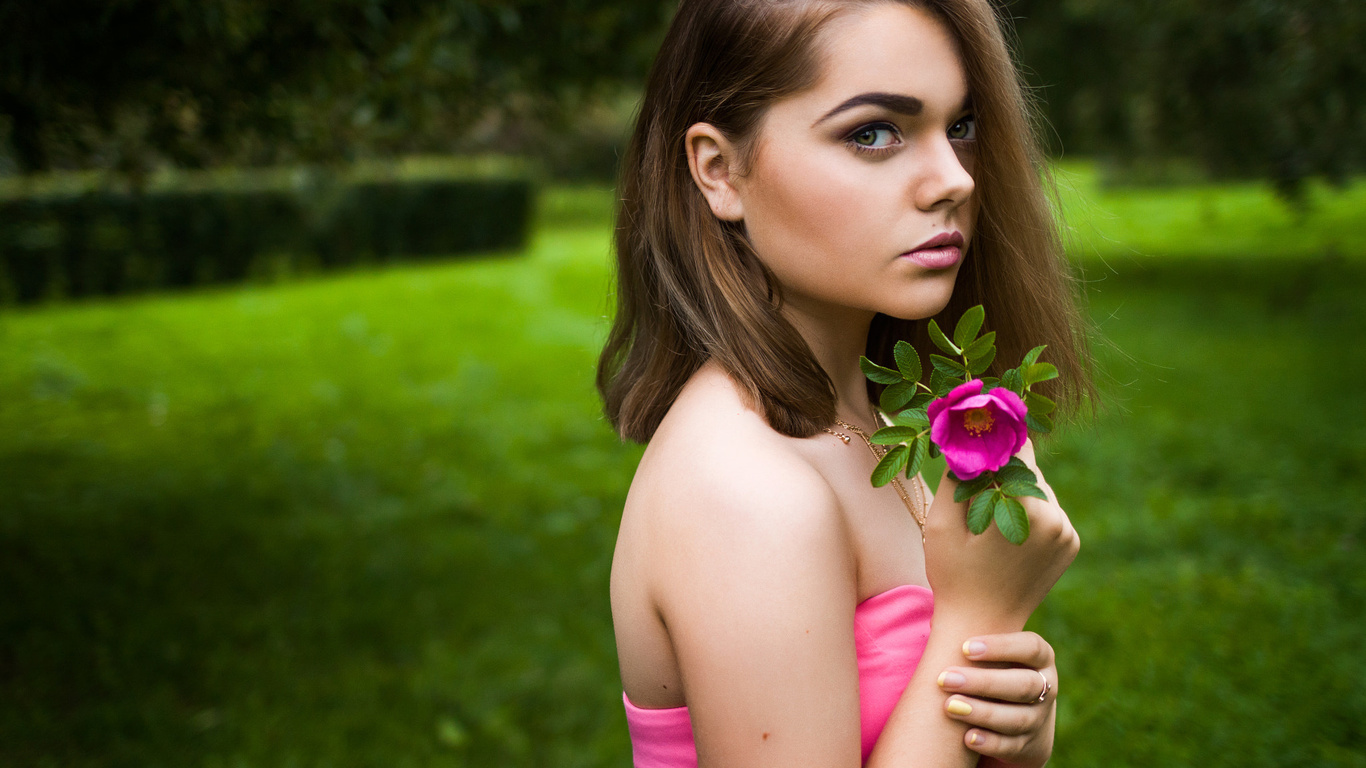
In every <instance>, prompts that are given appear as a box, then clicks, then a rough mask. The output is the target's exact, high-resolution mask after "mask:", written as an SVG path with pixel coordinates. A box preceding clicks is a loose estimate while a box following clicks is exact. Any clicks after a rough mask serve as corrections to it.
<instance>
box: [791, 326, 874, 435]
mask: <svg viewBox="0 0 1366 768" xmlns="http://www.w3.org/2000/svg"><path fill="white" fill-rule="evenodd" d="M784 314H785V315H786V316H787V319H788V321H789V322H791V323H792V325H793V327H795V328H796V329H797V332H798V333H800V334H801V335H802V338H804V339H806V343H807V346H809V347H810V348H811V352H812V354H814V355H815V356H816V362H818V363H819V364H820V366H821V368H823V369H824V370H825V373H826V375H827V376H829V377H830V381H831V383H832V384H834V387H835V417H836V418H838V419H840V420H842V421H847V422H849V423H850V424H853V425H855V426H858V427H860V428H862V429H865V430H869V431H870V433H871V431H873V430H876V429H877V428H878V426H879V425H878V424H877V423H876V422H874V420H873V414H872V412H871V410H870V409H869V407H868V379H867V378H866V377H865V376H864V375H863V371H862V370H861V369H860V368H859V363H858V361H859V357H860V356H861V355H863V354H864V352H865V350H866V349H867V347H868V329H869V327H870V326H871V325H872V322H873V317H874V313H871V312H865V311H854V310H844V311H842V312H836V313H828V312H827V313H814V312H809V311H801V310H800V309H798V308H794V307H790V306H785V307H784Z"/></svg>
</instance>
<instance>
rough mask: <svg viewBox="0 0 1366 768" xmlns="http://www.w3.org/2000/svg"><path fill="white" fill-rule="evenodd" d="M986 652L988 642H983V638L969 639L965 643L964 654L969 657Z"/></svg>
mask: <svg viewBox="0 0 1366 768" xmlns="http://www.w3.org/2000/svg"><path fill="white" fill-rule="evenodd" d="M986 652H987V644H986V643H984V642H982V641H981V640H969V641H967V642H966V643H963V655H964V656H967V657H968V658H972V657H973V656H981V655H982V654H984V653H986Z"/></svg>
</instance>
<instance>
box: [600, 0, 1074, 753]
mask: <svg viewBox="0 0 1366 768" xmlns="http://www.w3.org/2000/svg"><path fill="white" fill-rule="evenodd" d="M1041 167H1042V163H1041V159H1040V155H1039V153H1038V150H1037V146H1036V143H1035V142H1034V140H1033V139H1032V134H1031V131H1030V124H1029V121H1028V119H1027V110H1026V102H1025V100H1024V97H1023V95H1022V91H1021V88H1020V86H1019V84H1018V77H1017V75H1016V72H1015V70H1014V68H1013V65H1012V64H1011V61H1010V57H1009V55H1008V52H1007V49H1006V46H1005V42H1004V39H1003V36H1002V33H1001V31H1000V29H999V27H998V25H997V21H996V19H995V17H994V15H993V13H992V10H991V8H990V6H989V4H988V1H987V0H906V1H904V2H902V1H897V0H869V1H866V2H863V1H857V0H844V1H841V2H834V1H822V0H682V2H681V3H680V6H679V9H678V11H677V15H676V17H675V18H674V20H673V23H672V26H671V27H670V30H669V32H668V34H667V36H666V39H665V41H664V43H663V46H662V49H661V51H660V53H659V56H658V58H657V60H656V62H655V66H654V69H653V71H652V73H651V75H650V78H649V82H648V84H647V88H646V95H645V101H644V104H643V106H642V109H641V113H640V117H639V120H638V123H637V126H636V130H635V133H634V136H633V138H632V142H631V145H630V149H629V152H628V154H627V156H626V158H625V159H624V169H623V175H622V181H621V186H620V194H621V204H620V210H619V215H618V222H617V241H616V250H617V258H618V271H617V280H618V284H619V285H618V292H617V301H618V309H617V314H616V319H615V325H614V327H613V329H612V333H611V337H610V339H609V340H608V343H607V346H606V349H605V350H604V352H603V356H602V360H601V364H600V368H599V379H598V383H599V387H600V389H601V391H602V394H603V398H604V400H605V403H606V410H607V414H608V417H609V418H610V419H611V422H612V424H613V425H614V426H615V427H616V428H617V429H618V430H619V431H620V432H621V434H622V435H623V436H625V437H627V438H629V439H632V440H637V441H642V442H648V443H649V445H648V448H647V449H646V451H645V454H644V457H643V458H642V459H641V463H640V466H639V468H638V470H637V472H636V476H635V480H634V482H633V483H632V485H631V490H630V494H629V496H628V498H627V501H626V508H625V511H624V513H623V517H622V523H621V530H620V534H619V537H618V540H617V548H616V553H615V556H614V560H613V567H612V595H611V598H612V615H613V620H614V624H615V629H616V637H617V646H618V653H619V655H620V662H621V675H622V682H623V688H624V696H625V705H626V709H627V715H628V721H629V723H630V726H631V736H632V742H633V749H634V752H635V760H636V765H637V766H640V767H642V768H663V767H665V766H669V767H673V766H685V765H689V766H691V765H702V766H725V767H729V766H783V767H784V768H791V767H792V766H820V767H821V768H837V767H841V766H851V767H852V766H857V765H859V764H860V762H861V761H862V762H865V763H866V764H867V765H870V766H936V767H939V768H942V767H946V766H968V765H973V764H975V763H976V761H977V760H978V758H979V756H986V759H985V760H984V762H993V761H1002V762H1007V763H1012V764H1021V765H1027V766H1039V765H1042V764H1043V763H1044V762H1045V761H1046V760H1047V759H1048V757H1049V755H1050V753H1051V750H1052V740H1053V726H1054V712H1055V706H1054V701H1055V696H1056V692H1057V687H1058V684H1057V671H1056V669H1055V668H1054V665H1053V650H1052V648H1051V647H1050V646H1049V645H1048V644H1047V643H1046V642H1044V641H1043V640H1042V639H1041V638H1040V637H1038V636H1037V635H1035V634H1032V633H1026V632H1023V631H1021V630H1022V628H1023V626H1024V623H1025V621H1026V620H1027V619H1028V618H1029V616H1030V614H1031V613H1032V612H1033V611H1034V609H1035V608H1036V607H1037V606H1038V605H1039V603H1040V602H1041V601H1042V600H1043V598H1044V596H1045V595H1046V594H1047V592H1048V591H1049V589H1050V588H1051V587H1052V586H1053V584H1054V583H1055V582H1056V581H1057V579H1058V578H1059V577H1060V576H1061V574H1062V573H1063V571H1064V570H1065V569H1066V568H1067V566H1068V565H1069V564H1070V563H1071V561H1072V558H1073V557H1074V556H1075V554H1076V552H1077V548H1078V539H1077V535H1076V532H1075V531H1074V530H1073V529H1072V527H1071V525H1070V524H1069V522H1068V520H1067V517H1066V515H1065V514H1064V513H1063V511H1062V510H1061V509H1060V508H1059V507H1058V505H1057V504H1056V503H1055V502H1043V501H1038V500H1035V499H1026V506H1027V510H1028V512H1029V516H1030V525H1031V530H1032V533H1031V535H1030V537H1029V540H1028V541H1027V542H1026V543H1025V544H1024V545H1023V546H1014V545H1011V544H1009V543H1008V542H1006V541H1005V540H1004V538H1003V537H1002V536H1001V535H1000V534H999V532H998V531H997V530H996V529H995V528H992V529H990V530H988V531H987V532H986V533H984V534H982V535H980V536H973V535H972V534H970V533H969V532H968V531H967V528H966V522H965V505H963V504H955V503H953V501H952V497H953V491H952V488H953V482H952V480H950V479H949V478H948V477H947V475H946V476H945V478H944V479H942V480H941V481H940V485H939V492H938V493H937V494H934V496H933V497H932V496H931V493H930V489H929V487H928V486H927V485H926V484H925V483H924V481H923V480H921V479H920V478H918V477H917V478H916V479H915V480H914V481H910V482H905V483H904V484H902V485H900V487H883V488H875V487H873V486H872V485H871V483H870V482H869V475H870V474H871V471H872V468H873V466H874V465H875V463H876V457H875V455H874V454H873V452H872V451H870V450H869V448H870V446H868V445H865V443H864V442H863V441H862V440H861V439H860V436H861V435H864V434H871V433H872V432H873V431H874V430H875V429H877V427H878V426H879V424H878V421H877V419H878V418H879V417H878V416H877V414H876V413H875V411H874V409H873V406H872V403H873V402H876V395H877V394H878V392H877V388H875V387H871V386H870V385H869V384H868V382H867V381H866V380H865V378H864V377H863V375H862V373H861V372H860V370H859V365H858V358H859V356H860V355H861V354H868V355H869V356H870V357H871V358H873V359H874V360H877V361H880V362H884V363H887V364H890V363H891V360H890V358H891V347H892V345H893V343H894V342H895V341H896V340H897V339H900V338H908V339H913V340H914V341H915V342H916V343H917V346H918V347H920V348H921V350H922V353H924V352H928V347H927V346H926V344H925V330H924V327H923V322H921V321H923V320H924V319H925V318H929V317H935V316H938V317H939V318H940V322H941V324H944V323H945V322H946V321H948V322H951V321H952V320H954V319H956V318H957V316H958V315H959V314H960V313H961V312H962V310H963V309H965V308H967V307H970V306H972V305H974V304H978V303H981V304H984V305H986V309H987V317H988V319H989V321H990V322H992V323H993V330H996V331H997V332H998V336H997V346H998V348H999V350H1000V353H1001V354H1000V357H999V359H1001V360H1018V359H1019V358H1020V357H1021V355H1022V354H1023V352H1024V351H1025V350H1026V349H1028V348H1029V347H1031V346H1034V345H1036V344H1048V345H1049V348H1048V355H1049V359H1051V360H1053V361H1054V362H1056V363H1057V364H1058V365H1059V367H1060V368H1061V369H1062V370H1063V371H1065V372H1071V373H1072V377H1071V378H1070V379H1065V380H1063V381H1062V382H1060V385H1061V386H1060V387H1059V388H1058V390H1056V391H1055V393H1054V394H1056V395H1060V396H1063V397H1064V399H1067V400H1069V401H1070V402H1074V403H1075V400H1076V397H1075V396H1076V393H1077V392H1078V391H1079V390H1081V389H1083V388H1084V387H1085V386H1086V384H1085V381H1084V380H1083V379H1082V378H1081V377H1080V376H1079V375H1078V374H1080V373H1081V372H1083V371H1085V370H1086V365H1085V359H1084V356H1083V354H1084V353H1083V348H1082V339H1081V334H1080V333H1079V331H1078V328H1079V325H1078V322H1077V311H1076V309H1075V307H1074V305H1073V303H1072V301H1071V298H1070V293H1069V286H1068V284H1067V280H1066V273H1065V269H1064V267H1063V263H1062V261H1061V255H1060V248H1059V245H1058V241H1057V236H1056V231H1055V228H1054V225H1053V222H1052V220H1051V218H1050V212H1049V207H1048V205H1047V202H1046V198H1045V197H1044V194H1043V191H1042V187H1041V183H1040V172H1041ZM1069 396H1070V397H1069ZM1023 458H1024V459H1025V460H1026V461H1027V462H1029V463H1030V464H1031V465H1032V464H1033V451H1032V448H1031V447H1029V446H1028V445H1027V446H1026V448H1025V449H1024V451H1023ZM1036 470H1037V467H1036ZM1040 477H1042V475H1040ZM1045 490H1046V491H1047V492H1048V495H1049V497H1050V498H1051V499H1052V498H1056V497H1054V495H1053V493H1052V491H1051V489H1047V487H1046V486H1045Z"/></svg>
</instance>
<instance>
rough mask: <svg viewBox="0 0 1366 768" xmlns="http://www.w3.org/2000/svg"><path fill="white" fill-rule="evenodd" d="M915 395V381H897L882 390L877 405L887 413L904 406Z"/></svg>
mask: <svg viewBox="0 0 1366 768" xmlns="http://www.w3.org/2000/svg"><path fill="white" fill-rule="evenodd" d="M914 397H915V382H913V381H898V382H897V383H895V384H893V385H891V386H889V387H887V388H886V389H884V390H882V396H881V397H880V398H878V403H877V404H878V406H879V407H880V408H882V410H884V411H886V412H887V413H893V412H895V411H899V410H901V409H902V408H905V407H906V404H907V403H909V402H911V400H912V399H913V398H914Z"/></svg>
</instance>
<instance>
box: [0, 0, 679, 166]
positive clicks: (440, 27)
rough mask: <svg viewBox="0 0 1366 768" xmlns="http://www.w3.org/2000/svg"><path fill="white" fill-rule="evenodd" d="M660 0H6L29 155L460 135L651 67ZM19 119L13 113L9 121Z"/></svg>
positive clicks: (212, 158)
mask: <svg viewBox="0 0 1366 768" xmlns="http://www.w3.org/2000/svg"><path fill="white" fill-rule="evenodd" d="M667 10H668V9H667V4H666V3H662V2H658V1H656V2H633V3H620V2H611V1H610V0H554V1H553V2H552V1H551V0H506V1H501V2H500V1H499V0H441V1H439V2H424V1H423V0H292V1H291V2H286V3H281V2H274V0H64V1H63V2H50V3H49V2H41V3H35V2H30V1H29V0H0V129H3V127H4V126H3V123H4V122H8V133H9V138H10V141H9V144H10V148H11V154H12V155H13V157H14V158H15V161H16V162H17V163H18V165H19V166H20V169H21V170H23V171H30V172H31V171H38V170H44V169H47V168H51V167H90V166H95V167H122V168H124V169H126V170H134V171H136V170H137V169H139V168H143V167H146V166H147V165H148V164H149V163H153V162H158V161H160V162H170V163H173V164H175V165H180V166H188V167H199V166H204V165H210V164H216V163H219V162H242V163H248V164H256V163H268V162H281V161H288V160H300V159H302V160H313V161H317V160H331V159H338V158H346V157H351V156H354V155H356V154H358V153H367V152H376V153H385V152H398V151H410V152H411V151H429V150H436V149H449V148H450V146H451V143H452V142H453V141H455V140H456V139H457V138H458V137H460V136H462V135H463V134H464V133H465V132H467V131H468V130H469V128H470V127H471V125H473V124H474V123H475V122H476V121H478V120H481V119H487V118H488V115H489V114H490V112H491V111H492V112H499V113H509V112H516V113H522V114H533V115H535V116H536V117H538V118H539V119H550V120H553V119H554V117H555V116H556V114H560V113H563V112H564V111H565V110H566V109H572V108H573V105H574V104H575V103H577V102H579V101H581V100H582V99H583V98H584V97H585V96H587V95H591V94H592V93H593V92H594V91H595V90H597V89H601V88H604V87H607V86H610V85H611V84H613V83H618V82H622V81H629V82H635V81H637V80H639V79H641V77H642V76H643V73H644V70H645V68H646V66H647V65H648V62H649V59H650V57H651V55H652V54H653V49H654V47H655V45H656V43H657V37H658V34H659V32H660V31H661V30H662V28H663V23H664V21H666V20H667ZM5 118H8V120H7V121H6V120H5Z"/></svg>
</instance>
